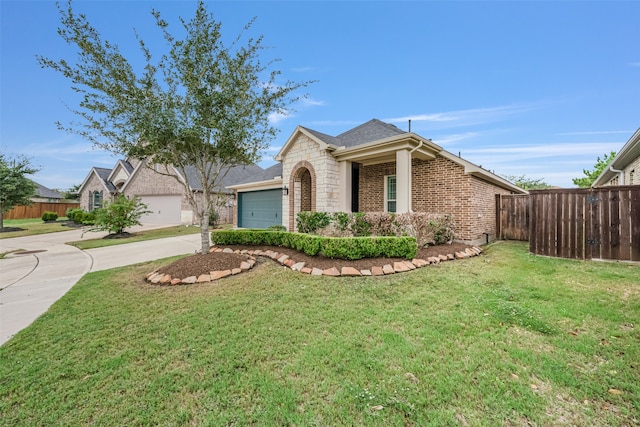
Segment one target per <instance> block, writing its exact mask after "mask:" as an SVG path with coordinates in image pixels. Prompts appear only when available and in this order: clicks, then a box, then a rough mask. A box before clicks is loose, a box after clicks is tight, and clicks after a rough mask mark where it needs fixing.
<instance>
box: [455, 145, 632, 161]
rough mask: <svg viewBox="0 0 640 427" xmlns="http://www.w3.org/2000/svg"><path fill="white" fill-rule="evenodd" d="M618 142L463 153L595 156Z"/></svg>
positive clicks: (476, 150) (489, 149)
mask: <svg viewBox="0 0 640 427" xmlns="http://www.w3.org/2000/svg"><path fill="white" fill-rule="evenodd" d="M619 145H620V143H619V142H589V143H575V144H568V143H564V144H543V145H527V146H516V145H514V146H508V145H506V146H494V147H486V148H475V149H469V150H466V151H465V152H467V153H472V154H491V155H500V158H503V156H502V155H504V154H507V155H511V156H514V155H515V156H523V157H527V158H530V157H552V156H563V155H572V156H575V155H576V154H579V155H589V154H596V155H602V154H603V153H608V152H609V151H611V150H615V149H617V148H618V147H619Z"/></svg>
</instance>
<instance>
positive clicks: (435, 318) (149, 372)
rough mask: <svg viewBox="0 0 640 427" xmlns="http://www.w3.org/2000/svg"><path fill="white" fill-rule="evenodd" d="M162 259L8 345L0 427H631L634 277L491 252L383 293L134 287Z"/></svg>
mask: <svg viewBox="0 0 640 427" xmlns="http://www.w3.org/2000/svg"><path fill="white" fill-rule="evenodd" d="M174 259H175V258H174ZM170 261H171V260H161V261H157V262H154V263H145V264H141V265H137V266H132V267H127V268H120V269H114V270H109V271H102V272H95V273H91V274H88V275H87V276H85V277H84V278H83V279H82V280H81V281H80V282H79V283H78V284H77V285H76V286H75V287H74V288H73V289H71V291H70V292H69V293H67V294H66V295H65V297H63V298H62V299H61V300H59V301H58V302H57V303H55V304H54V305H53V306H52V308H51V309H50V310H49V311H48V312H47V313H45V314H44V315H43V316H41V317H40V318H39V319H38V320H36V322H35V323H34V324H33V325H32V326H30V327H29V328H27V329H25V330H23V331H21V332H20V333H19V334H17V335H16V336H15V337H14V338H13V339H12V340H11V341H9V342H8V343H6V344H5V345H4V346H2V347H0V360H2V363H1V364H0V413H2V418H1V420H0V424H3V425H85V424H98V425H300V426H303V425H353V426H360V425H363V426H364V425H367V426H371V425H372V426H408V425H410V426H418V425H420V426H422V425H474V426H493V425H591V426H618V425H619V426H622V425H635V424H637V423H638V412H637V408H638V407H640V376H639V375H638V360H640V339H639V337H640V335H639V332H638V325H637V319H638V318H640V288H639V287H638V277H640V267H638V266H637V265H628V264H618V263H594V262H582V261H571V260H563V259H552V258H542V257H537V256H533V255H530V254H529V253H528V250H527V246H526V244H522V243H501V244H496V245H492V246H490V247H488V248H486V250H485V254H484V255H483V256H480V257H476V258H471V259H466V260H458V261H452V262H448V263H443V264H442V265H440V266H437V267H427V268H422V269H418V270H415V271H412V272H410V273H403V274H396V275H391V276H384V277H378V278H375V277H372V278H363V277H359V278H344V277H343V278H327V277H313V276H310V275H305V274H300V273H296V272H293V271H291V270H287V269H283V268H282V267H281V266H279V265H277V264H275V263H273V262H270V261H268V260H261V261H260V262H259V263H258V265H257V266H256V267H255V268H254V269H252V270H251V271H250V272H247V273H243V274H240V275H238V276H232V277H229V278H226V279H224V280H222V281H220V282H217V283H209V284H197V285H192V286H178V287H154V286H150V285H147V284H145V283H144V282H143V281H142V276H143V275H144V274H145V273H147V272H148V271H150V270H152V269H153V268H155V267H156V266H159V265H163V264H165V263H167V262H170Z"/></svg>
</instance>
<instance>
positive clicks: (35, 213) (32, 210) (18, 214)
mask: <svg viewBox="0 0 640 427" xmlns="http://www.w3.org/2000/svg"><path fill="white" fill-rule="evenodd" d="M79 207H80V203H45V202H35V203H33V204H32V205H31V206H15V207H14V208H13V209H11V210H9V212H7V213H6V214H4V215H3V218H4V219H30V218H40V217H41V216H42V214H43V213H44V212H45V211H49V212H55V213H57V214H58V216H66V215H67V209H76V208H79Z"/></svg>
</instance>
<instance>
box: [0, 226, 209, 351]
mask: <svg viewBox="0 0 640 427" xmlns="http://www.w3.org/2000/svg"><path fill="white" fill-rule="evenodd" d="M160 227H163V226H161V225H149V226H141V227H132V228H131V229H130V231H133V232H135V231H141V230H146V229H151V228H160ZM105 234H106V233H104V232H102V233H96V232H92V233H85V234H84V236H82V230H73V231H64V232H59V233H50V234H41V235H37V236H27V237H16V238H11V239H2V240H0V253H4V252H8V251H12V250H18V249H21V250H22V253H23V254H22V255H19V254H11V255H9V256H7V257H6V258H4V259H0V345H2V344H4V343H5V342H7V341H8V340H9V339H10V338H11V337H12V336H14V335H15V334H16V333H18V332H19V331H20V330H22V329H24V328H25V327H27V326H29V325H30V324H31V323H32V322H33V321H34V320H35V319H37V318H38V317H39V316H40V315H41V314H43V313H44V312H45V311H47V310H48V309H49V307H50V306H51V305H52V304H53V303H54V302H55V301H57V300H58V299H59V298H60V297H62V296H63V295H64V294H65V293H66V292H67V291H68V290H69V289H71V287H72V286H73V285H75V284H76V282H77V281H78V280H79V279H80V278H81V277H82V276H84V275H85V274H87V273H89V272H91V271H100V270H107V269H110V268H114V267H121V266H125V265H131V264H136V263H139V262H145V261H151V260H155V259H159V258H165V257H169V256H174V255H183V254H188V253H194V252H195V251H196V250H198V249H199V248H200V234H199V233H198V234H190V235H186V236H179V237H169V238H165V239H156V240H148V241H145V242H136V243H126V244H121V245H115V246H109V247H105V248H96V249H89V250H86V251H82V250H80V249H78V248H76V247H73V246H69V245H66V244H65V243H66V242H72V241H75V240H81V239H95V238H100V237H103V236H104V235H105Z"/></svg>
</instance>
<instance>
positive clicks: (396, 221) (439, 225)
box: [297, 212, 455, 248]
mask: <svg viewBox="0 0 640 427" xmlns="http://www.w3.org/2000/svg"><path fill="white" fill-rule="evenodd" d="M297 224H298V231H299V232H301V233H313V234H319V235H321V236H330V237H358V236H396V237H401V236H410V237H414V238H415V239H416V242H417V245H418V247H420V248H421V247H425V246H428V245H430V244H434V245H440V244H443V243H451V242H452V241H453V239H454V237H455V235H454V233H455V222H454V221H453V216H451V215H441V214H432V213H427V212H408V213H403V214H394V213H389V212H367V213H363V212H357V213H346V212H335V213H331V214H330V213H326V212H301V213H300V214H298V217H297Z"/></svg>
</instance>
